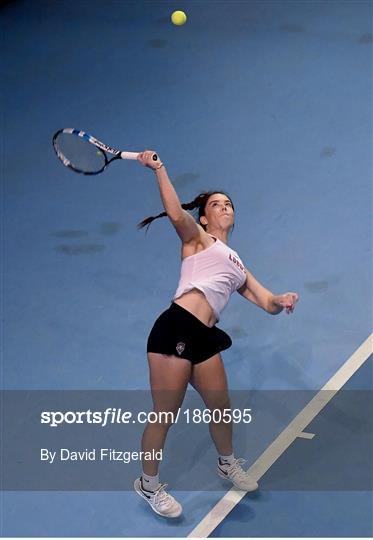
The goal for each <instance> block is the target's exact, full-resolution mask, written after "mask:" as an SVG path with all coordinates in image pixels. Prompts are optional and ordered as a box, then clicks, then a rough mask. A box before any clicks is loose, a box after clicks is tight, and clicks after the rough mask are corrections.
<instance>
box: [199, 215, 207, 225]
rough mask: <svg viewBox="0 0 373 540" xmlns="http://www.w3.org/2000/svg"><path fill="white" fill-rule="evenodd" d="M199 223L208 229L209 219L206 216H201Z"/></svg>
mask: <svg viewBox="0 0 373 540" xmlns="http://www.w3.org/2000/svg"><path fill="white" fill-rule="evenodd" d="M199 221H200V223H201V225H204V226H205V227H206V225H207V223H208V221H207V219H206V216H201V217H200V218H199Z"/></svg>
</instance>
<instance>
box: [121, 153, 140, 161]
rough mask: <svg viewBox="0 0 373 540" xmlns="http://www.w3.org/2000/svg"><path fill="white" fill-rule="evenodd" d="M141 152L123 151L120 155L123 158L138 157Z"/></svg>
mask: <svg viewBox="0 0 373 540" xmlns="http://www.w3.org/2000/svg"><path fill="white" fill-rule="evenodd" d="M138 155H139V152H121V153H120V157H121V158H122V159H137V156H138Z"/></svg>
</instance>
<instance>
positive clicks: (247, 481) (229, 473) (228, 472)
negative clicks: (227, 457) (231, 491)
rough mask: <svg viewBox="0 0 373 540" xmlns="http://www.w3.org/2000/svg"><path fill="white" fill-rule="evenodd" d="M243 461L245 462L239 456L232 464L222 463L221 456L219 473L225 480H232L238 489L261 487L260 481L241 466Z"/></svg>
mask: <svg viewBox="0 0 373 540" xmlns="http://www.w3.org/2000/svg"><path fill="white" fill-rule="evenodd" d="M243 463H245V460H244V459H242V458H238V459H235V460H234V462H233V463H232V464H231V465H229V464H228V463H225V464H222V463H221V461H220V458H218V474H219V476H221V477H222V478H225V480H230V481H231V482H232V483H233V485H235V486H236V487H237V488H238V489H242V490H243V491H255V490H256V489H258V487H259V486H258V483H257V482H256V480H254V478H253V477H252V476H250V475H249V473H248V472H247V471H244V470H243V468H242V467H241V465H243Z"/></svg>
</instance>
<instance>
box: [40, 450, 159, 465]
mask: <svg viewBox="0 0 373 540" xmlns="http://www.w3.org/2000/svg"><path fill="white" fill-rule="evenodd" d="M162 452H163V450H158V451H155V450H152V451H151V452H135V451H126V450H116V449H115V448H92V449H91V450H88V449H87V448H86V449H85V450H70V449H69V448H60V449H59V450H49V449H48V448H41V449H40V461H45V462H46V463H54V461H122V462H123V463H130V462H131V461H142V460H144V461H153V460H157V461H162V457H163V456H162Z"/></svg>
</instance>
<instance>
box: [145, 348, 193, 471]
mask: <svg viewBox="0 0 373 540" xmlns="http://www.w3.org/2000/svg"><path fill="white" fill-rule="evenodd" d="M148 362H149V371H150V386H151V391H152V397H153V405H154V411H155V412H161V411H166V412H172V413H174V414H175V415H176V413H177V410H178V408H179V407H180V406H181V404H182V402H183V399H184V395H185V391H186V389H187V386H188V382H189V379H190V376H191V371H192V365H191V363H190V362H189V360H185V359H184V358H178V357H177V356H170V355H165V354H158V353H148ZM171 425H172V422H171V421H170V420H169V421H161V422H157V423H154V424H153V423H148V424H147V425H146V428H145V431H144V434H143V436H142V450H143V451H144V452H151V451H152V450H153V449H154V450H155V451H159V450H161V449H163V446H164V443H165V440H166V436H167V432H168V430H169V428H170V426H171ZM142 466H143V471H144V473H145V474H147V475H149V476H155V475H156V474H157V473H158V466H159V462H158V461H156V460H152V461H150V460H146V461H145V460H144V461H143V463H142Z"/></svg>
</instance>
